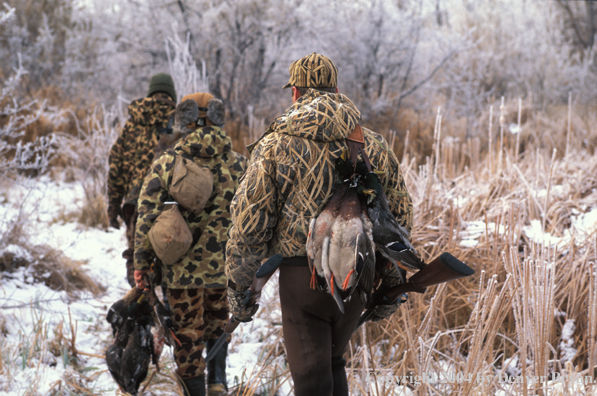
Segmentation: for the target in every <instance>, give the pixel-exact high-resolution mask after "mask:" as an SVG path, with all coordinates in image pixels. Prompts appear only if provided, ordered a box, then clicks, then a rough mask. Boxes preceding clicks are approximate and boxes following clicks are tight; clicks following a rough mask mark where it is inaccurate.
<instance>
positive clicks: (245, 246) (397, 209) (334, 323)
mask: <svg viewBox="0 0 597 396" xmlns="http://www.w3.org/2000/svg"><path fill="white" fill-rule="evenodd" d="M286 87H292V99H293V103H294V104H293V105H292V106H291V107H290V108H288V109H287V110H286V112H284V114H282V115H281V116H279V117H277V118H276V119H275V120H274V122H273V123H272V124H271V125H270V126H269V128H268V130H267V131H266V132H265V134H264V136H262V137H261V139H260V140H259V141H258V142H257V143H255V144H254V145H253V146H252V147H250V150H251V162H250V165H249V168H248V169H247V171H246V173H245V175H244V176H243V179H242V181H241V184H240V186H239V188H238V191H237V193H236V195H235V196H234V200H233V201H232V205H231V211H232V224H233V225H232V228H231V230H230V239H229V240H228V244H227V245H226V274H227V276H228V278H229V288H228V299H229V303H230V311H231V314H232V315H233V316H234V317H235V318H236V319H237V320H239V321H248V320H250V319H251V316H252V315H253V314H254V313H255V309H254V307H255V306H253V307H245V306H243V305H242V303H241V301H242V299H243V296H244V291H246V290H247V288H248V287H249V286H250V285H251V281H252V279H253V276H254V275H255V272H256V270H257V269H258V267H259V265H260V263H261V261H262V260H263V259H266V258H268V257H270V256H272V255H274V254H276V253H280V254H281V255H282V256H283V257H284V260H283V261H282V265H281V266H280V270H279V271H280V273H279V293H280V306H281V310H282V328H283V332H284V345H285V350H286V358H287V361H288V366H289V368H290V373H291V376H292V378H293V380H294V394H295V395H296V396H308V395H314V394H317V395H329V396H331V395H332V394H333V395H337V396H340V395H343V396H347V395H348V383H347V378H346V371H345V365H346V360H345V359H344V358H343V355H344V353H345V351H346V347H347V345H348V342H349V340H350V338H351V336H352V333H353V332H354V329H355V326H356V324H357V322H358V319H359V316H360V314H361V313H362V311H363V308H364V307H365V302H364V301H363V300H362V299H360V298H352V299H349V300H346V301H345V303H344V308H343V312H341V311H340V309H339V307H338V305H337V304H336V302H335V301H334V299H333V298H332V296H331V295H330V294H328V293H325V292H322V291H319V290H314V289H311V288H310V282H311V280H312V275H311V273H310V271H309V267H308V259H307V257H306V253H307V252H306V242H307V236H308V233H309V224H310V222H311V219H313V218H316V217H317V216H318V215H319V214H320V213H321V211H322V210H323V208H324V207H325V206H326V204H327V203H328V201H329V200H330V198H331V197H332V195H333V194H334V192H335V190H336V188H337V187H338V186H339V185H340V184H341V180H339V176H338V171H337V170H336V168H335V162H336V159H338V158H339V157H340V156H341V155H342V153H343V152H344V150H345V149H346V148H347V143H346V138H347V137H348V136H349V135H350V134H351V133H352V132H353V131H354V130H355V127H356V126H357V124H359V122H360V118H361V114H360V112H359V110H358V109H357V107H356V106H355V105H354V103H352V101H351V100H350V99H349V98H348V97H346V96H344V95H342V94H340V93H338V89H337V69H336V66H335V65H334V63H333V62H332V61H331V60H330V59H329V58H327V57H325V56H323V55H320V54H316V53H313V54H311V55H308V56H305V57H304V58H301V59H299V60H297V61H296V62H294V63H293V64H292V65H291V67H290V80H289V82H288V84H287V85H286ZM362 129H363V132H364V140H365V142H364V148H365V152H366V154H367V156H368V158H369V160H370V162H371V164H372V166H373V167H374V168H376V169H378V170H381V171H383V172H385V173H384V175H383V176H381V182H382V184H383V190H384V192H385V194H386V195H387V198H388V201H389V207H390V211H391V212H392V214H393V215H394V216H395V217H396V220H397V221H398V222H399V223H400V224H401V225H402V226H404V227H405V228H406V229H407V230H408V231H409V232H410V230H411V228H412V209H413V208H412V200H411V198H410V195H409V194H408V192H407V190H406V186H405V184H404V180H403V177H402V173H401V171H400V166H399V163H398V159H397V158H396V155H395V154H394V152H393V151H392V149H391V148H390V147H389V145H388V143H387V142H386V141H385V139H384V138H383V137H382V136H381V135H379V134H377V133H375V132H373V131H371V130H369V129H366V128H362ZM376 269H377V272H378V274H379V276H380V278H381V283H382V285H383V286H384V287H385V286H391V285H393V284H396V283H400V282H401V277H400V275H399V273H398V269H397V268H396V266H390V267H388V266H387V265H386V264H385V262H382V261H381V260H380V261H379V263H377V262H376ZM398 305H399V304H398V303H394V304H389V305H386V306H384V309H380V310H376V311H375V312H374V315H376V318H386V317H389V316H390V315H392V314H393V313H394V312H395V311H396V309H397V307H398Z"/></svg>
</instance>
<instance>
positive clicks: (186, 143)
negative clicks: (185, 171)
mask: <svg viewBox="0 0 597 396" xmlns="http://www.w3.org/2000/svg"><path fill="white" fill-rule="evenodd" d="M174 151H177V152H183V153H185V154H186V155H188V156H191V157H203V158H211V157H215V156H217V155H221V154H223V153H226V152H229V151H232V140H230V138H229V137H228V135H226V132H224V130H223V129H222V128H220V127H217V126H207V127H202V128H198V129H196V130H195V131H194V132H191V133H190V134H188V135H187V136H185V137H184V138H182V139H181V140H179V141H178V143H176V145H175V146H174Z"/></svg>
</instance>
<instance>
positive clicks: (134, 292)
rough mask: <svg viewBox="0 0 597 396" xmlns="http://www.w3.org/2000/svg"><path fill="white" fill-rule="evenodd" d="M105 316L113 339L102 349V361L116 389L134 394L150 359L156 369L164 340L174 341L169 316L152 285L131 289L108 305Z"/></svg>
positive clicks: (169, 342)
mask: <svg viewBox="0 0 597 396" xmlns="http://www.w3.org/2000/svg"><path fill="white" fill-rule="evenodd" d="M106 319H107V320H108V322H109V323H110V324H111V326H112V332H113V334H114V342H113V343H112V345H110V346H109V347H108V349H107V350H106V364H107V366H108V369H109V371H110V373H111V374H112V377H113V378H114V380H115V381H116V383H117V384H118V386H119V387H120V389H121V390H122V391H125V392H128V393H130V394H132V395H136V392H137V391H138V389H139V386H140V384H141V382H143V381H144V380H145V377H146V376H147V371H148V368H149V363H150V362H151V361H153V363H154V364H155V366H156V368H157V370H158V371H159V364H158V362H159V357H160V354H161V352H162V348H163V345H164V342H165V343H167V344H168V345H172V343H173V342H178V340H177V339H176V337H175V336H174V333H173V331H172V327H173V325H172V319H171V318H170V315H169V313H168V311H167V310H166V308H165V307H164V306H163V304H162V303H161V301H160V300H159V298H158V297H157V296H156V294H155V290H154V289H153V287H149V288H148V289H139V288H136V287H135V288H132V289H131V290H130V291H129V292H128V293H127V294H126V295H125V296H124V297H123V298H122V299H121V300H118V301H117V302H115V303H114V304H113V305H112V306H111V307H110V309H109V310H108V314H107V317H106Z"/></svg>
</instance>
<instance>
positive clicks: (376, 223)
mask: <svg viewBox="0 0 597 396" xmlns="http://www.w3.org/2000/svg"><path fill="white" fill-rule="evenodd" d="M359 183H360V184H361V188H359V187H357V190H358V191H359V194H360V196H361V198H362V200H363V201H364V202H366V205H367V214H368V215H369V219H370V220H371V223H372V224H373V241H374V242H375V247H376V248H377V250H379V252H380V253H381V254H382V255H383V256H384V257H385V258H387V259H388V260H390V261H391V262H392V263H396V264H398V266H399V267H401V268H403V269H405V270H410V271H413V270H417V271H418V270H420V269H422V268H423V267H424V266H425V263H423V261H421V259H420V258H419V257H418V254H417V251H416V249H415V248H414V246H413V245H412V244H411V243H410V241H409V240H408V238H409V235H410V234H409V232H408V230H407V229H406V228H404V227H403V226H401V225H400V224H399V223H398V221H396V218H395V217H394V215H393V214H392V212H391V211H390V206H389V204H388V199H387V197H386V195H385V194H384V192H383V190H382V188H381V182H380V180H379V176H378V175H377V174H376V173H375V172H367V173H366V174H365V175H364V176H362V177H361V178H360V180H359Z"/></svg>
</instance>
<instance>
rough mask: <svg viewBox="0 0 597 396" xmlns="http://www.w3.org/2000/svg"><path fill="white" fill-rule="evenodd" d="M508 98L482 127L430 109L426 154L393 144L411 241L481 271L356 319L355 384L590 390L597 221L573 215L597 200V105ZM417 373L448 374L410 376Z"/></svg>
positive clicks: (471, 390)
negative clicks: (463, 126) (583, 109)
mask: <svg viewBox="0 0 597 396" xmlns="http://www.w3.org/2000/svg"><path fill="white" fill-rule="evenodd" d="M517 105H518V104H517ZM509 106H510V107H509V111H508V112H506V107H507V106H504V108H503V109H502V110H501V111H500V109H498V111H497V112H496V113H495V114H494V116H493V121H492V126H491V133H489V131H490V129H489V127H488V128H487V129H486V131H487V132H486V133H487V134H486V135H485V137H482V136H478V137H473V138H468V139H466V140H464V139H463V137H462V136H456V137H455V136H452V135H450V134H449V133H448V132H445V133H444V132H443V131H442V130H441V119H439V117H438V120H437V121H436V126H435V127H434V131H433V139H432V141H433V145H432V147H430V148H429V149H428V150H427V152H428V153H430V155H429V156H428V157H424V158H423V160H422V161H419V159H418V158H419V157H418V153H417V152H414V153H412V154H411V150H410V148H409V147H413V145H412V143H407V142H406V141H405V140H404V139H403V140H402V142H401V145H402V147H399V145H398V144H396V145H395V146H394V150H395V151H396V153H397V154H398V155H399V156H402V170H403V173H404V177H405V179H406V183H407V186H408V188H409V191H410V192H411V194H412V197H413V201H414V207H415V222H414V223H415V228H414V230H413V233H412V239H413V243H414V245H415V247H417V248H418V250H419V253H420V254H421V256H422V257H423V258H424V259H425V260H427V261H428V260H431V259H433V258H435V257H437V256H438V255H439V254H441V253H442V252H444V251H448V252H450V253H452V254H453V255H454V256H456V257H458V258H460V259H461V260H462V261H464V262H466V263H467V264H468V265H469V266H471V267H473V268H474V269H475V271H476V273H475V275H474V276H472V277H469V278H465V279H460V280H458V281H454V282H450V283H448V284H446V285H441V286H436V287H433V288H431V289H430V290H428V291H427V292H426V293H425V294H424V295H420V294H415V293H412V294H411V295H410V296H409V301H408V302H407V303H406V304H404V305H403V306H402V307H401V308H400V310H399V311H398V313H397V314H395V315H394V316H393V317H392V319H391V320H388V321H384V322H381V323H379V324H372V323H369V324H367V325H366V326H365V327H363V329H362V330H361V331H358V332H357V333H356V334H355V335H354V336H353V339H352V341H351V344H350V347H349V351H348V352H347V355H348V356H347V358H348V359H349V362H348V366H347V367H348V370H347V371H348V372H349V385H350V388H351V394H376V395H397V394H417V395H469V394H470V395H473V394H474V395H495V394H503V395H508V394H513V395H519V394H524V395H538V394H543V395H547V394H554V395H556V394H557V395H579V394H593V386H592V385H584V384H582V383H580V382H582V379H581V380H580V381H575V380H577V379H578V378H579V377H578V376H581V375H582V376H586V377H587V378H586V379H589V378H590V379H592V380H596V379H597V371H596V370H595V368H596V365H597V345H596V341H595V339H596V338H595V337H596V336H597V318H596V314H595V312H597V311H596V310H595V308H597V283H595V282H596V281H597V277H596V275H595V265H596V262H597V231H596V230H595V229H594V228H589V229H585V230H583V229H582V228H579V226H578V224H577V226H576V228H575V226H574V225H573V223H574V222H576V223H578V222H579V221H580V219H582V216H583V215H586V214H587V213H588V212H589V210H591V209H594V208H595V206H596V203H597V182H596V176H595V175H597V158H596V157H595V156H594V143H592V142H594V141H595V138H596V137H597V130H596V129H595V127H594V125H596V124H594V123H592V122H591V121H590V120H591V119H592V118H594V116H595V115H594V114H591V113H590V112H589V113H583V116H582V117H581V116H578V115H575V113H574V112H570V111H569V109H559V110H557V111H553V112H552V113H551V115H548V114H547V113H541V114H535V113H533V112H532V111H531V110H530V109H529V108H525V107H524V106H522V105H521V106H514V105H513V104H509ZM517 108H518V109H520V113H519V114H520V115H518V114H517ZM585 114H586V116H585ZM440 116H441V114H440ZM519 120H520V121H519ZM568 125H570V127H569V126H568ZM515 126H516V127H518V126H520V127H519V129H518V130H519V131H520V134H519V135H517V134H513V133H511V132H510V128H511V129H515ZM506 127H508V129H506ZM414 135H415V134H411V135H410V136H409V139H408V141H409V142H412V141H416V140H417V136H414ZM489 136H491V141H492V143H491V145H490V144H489ZM387 137H388V140H390V139H391V138H392V135H391V134H388V136H387ZM407 145H410V146H407ZM405 146H406V149H405V150H403V151H400V150H401V149H403V148H404V147H405ZM489 147H492V148H491V150H492V151H491V152H488V150H489ZM554 148H557V150H554ZM413 151H414V150H413ZM532 227H534V228H532ZM532 230H535V231H532ZM538 231H540V232H538ZM543 232H545V234H543ZM534 235H535V236H534ZM473 241H474V242H473ZM277 342H278V343H281V341H277ZM274 347H276V346H275V345H273V344H272V345H269V346H267V347H266V348H274ZM277 347H278V348H281V347H282V346H281V345H278V346H277ZM266 368H267V365H266V363H264V365H263V367H262V370H265V369H266ZM254 373H255V374H254V375H255V376H259V368H256V369H255V370H254ZM423 375H430V376H432V377H434V378H436V380H437V379H439V380H442V379H443V380H444V381H443V382H444V383H440V382H439V381H436V382H435V383H429V381H427V382H425V381H421V378H419V379H418V380H416V379H415V377H416V376H423ZM506 375H508V376H509V377H506ZM558 375H560V376H562V377H561V379H560V380H557V376H558ZM573 375H576V377H574V376H573ZM283 376H288V372H287V371H285V372H284V374H283ZM376 376H377V377H376ZM372 378H373V379H372ZM375 378H377V379H378V380H377V381H375V380H374V379H375ZM380 378H381V380H380ZM506 378H508V379H511V380H512V382H514V383H509V382H508V381H507V380H505V379H506ZM554 378H555V379H556V380H555V381H551V380H554ZM535 379H537V381H535ZM540 380H543V381H540ZM409 392H412V393H409ZM234 394H238V395H240V394H244V393H243V392H241V391H240V390H239V391H237V392H236V393H234ZM272 394H273V393H272Z"/></svg>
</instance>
